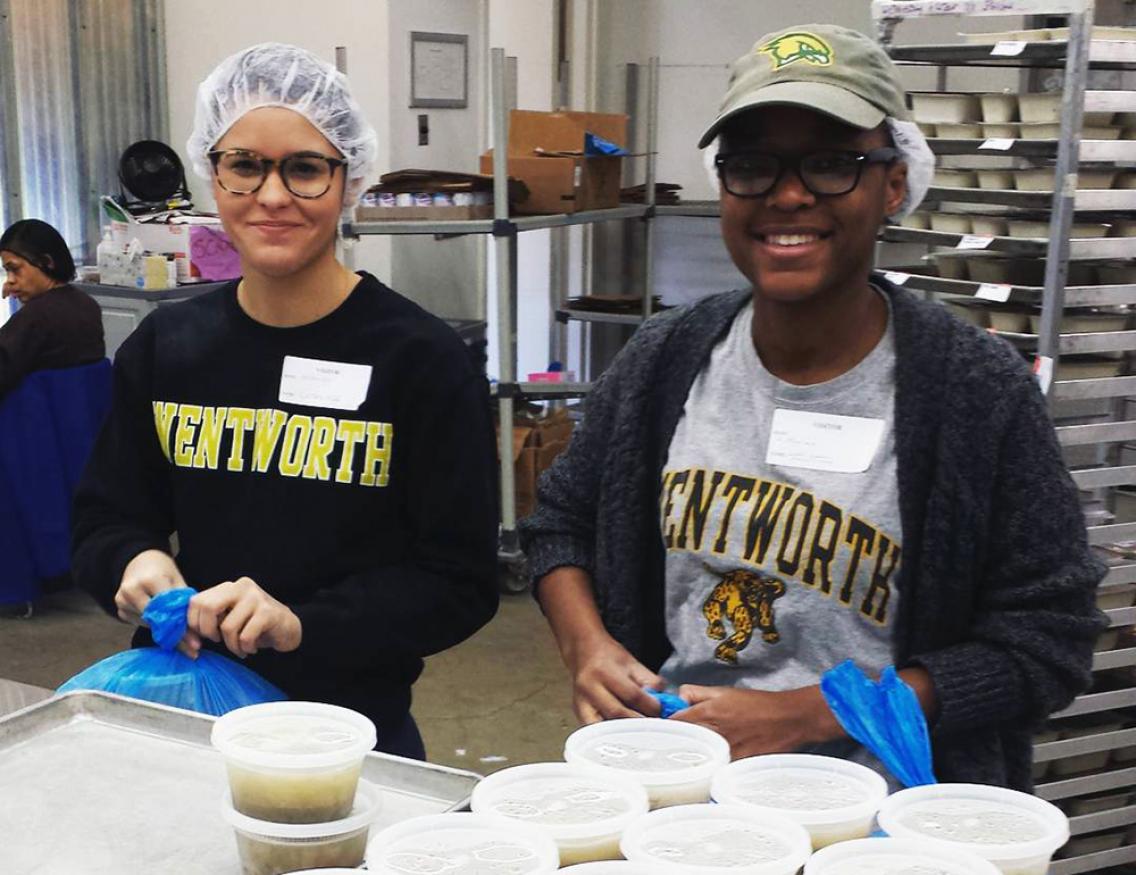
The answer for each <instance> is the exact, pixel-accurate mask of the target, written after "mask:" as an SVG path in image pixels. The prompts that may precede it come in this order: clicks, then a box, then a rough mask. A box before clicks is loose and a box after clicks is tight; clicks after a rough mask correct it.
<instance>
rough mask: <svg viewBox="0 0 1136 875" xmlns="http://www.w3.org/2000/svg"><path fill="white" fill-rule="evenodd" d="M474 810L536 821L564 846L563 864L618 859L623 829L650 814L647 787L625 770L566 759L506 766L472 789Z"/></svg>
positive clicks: (481, 813) (485, 814) (538, 826)
mask: <svg viewBox="0 0 1136 875" xmlns="http://www.w3.org/2000/svg"><path fill="white" fill-rule="evenodd" d="M470 807H471V808H472V809H473V813H474V814H480V815H484V816H485V817H501V818H507V819H508V820H509V821H511V822H520V823H525V824H528V825H530V826H534V827H536V828H537V829H539V830H541V831H542V832H544V833H545V834H547V835H548V836H549V837H550V838H551V839H552V840H553V841H554V842H556V846H557V848H558V849H559V850H560V865H561V866H570V865H572V864H574V863H586V862H589V861H592V860H618V859H619V858H620V857H619V840H620V838H621V837H622V836H623V830H624V829H625V828H626V827H627V826H628V825H629V824H630V823H631V822H632V821H634V820H637V819H638V818H640V817H642V816H643V815H644V814H646V813H647V791H646V790H645V789H643V785H642V784H639V783H638V782H636V781H633V780H631V779H630V778H627V777H625V776H623V775H615V774H599V773H598V772H596V771H593V770H591V769H587V768H583V767H581V766H573V765H569V764H567V763H536V764H534V765H527V766H514V767H513V768H511V769H502V770H501V771H499V772H495V773H494V774H492V775H490V776H489V777H487V778H485V779H484V780H482V781H481V783H479V784H478V785H477V786H476V787H475V788H474V790H473V797H472V798H471V800H470Z"/></svg>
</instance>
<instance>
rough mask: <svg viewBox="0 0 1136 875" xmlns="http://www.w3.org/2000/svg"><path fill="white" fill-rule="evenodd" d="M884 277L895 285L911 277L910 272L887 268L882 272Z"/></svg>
mask: <svg viewBox="0 0 1136 875" xmlns="http://www.w3.org/2000/svg"><path fill="white" fill-rule="evenodd" d="M884 279H886V280H887V281H888V282H889V283H894V284H895V285H897V286H902V285H903V284H904V283H905V282H907V281H908V280H909V279H911V274H909V273H903V272H902V271H899V270H889V271H885V272H884Z"/></svg>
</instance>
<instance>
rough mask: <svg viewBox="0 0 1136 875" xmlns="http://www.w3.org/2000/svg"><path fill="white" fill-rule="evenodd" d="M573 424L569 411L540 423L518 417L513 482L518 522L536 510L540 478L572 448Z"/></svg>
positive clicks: (553, 415)
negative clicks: (557, 459) (568, 448)
mask: <svg viewBox="0 0 1136 875" xmlns="http://www.w3.org/2000/svg"><path fill="white" fill-rule="evenodd" d="M573 425H574V424H573V422H572V420H571V419H569V418H568V412H567V411H566V410H558V411H555V412H553V413H550V414H548V415H547V416H542V417H540V418H537V419H530V418H527V417H517V418H516V419H515V420H514V425H513V479H514V483H515V486H514V494H515V495H516V499H517V519H522V518H523V517H526V516H528V515H529V514H531V513H532V512H533V510H534V509H535V508H536V484H537V480H538V479H540V475H541V474H542V473H543V472H544V471H545V470H546V469H547V468H548V467H549V466H550V465H551V464H552V463H553V462H554V461H555V460H556V457H557V456H559V455H560V454H561V453H562V452H563V451H564V449H565V448H566V447H567V446H568V441H569V440H570V439H571V437H572V429H573Z"/></svg>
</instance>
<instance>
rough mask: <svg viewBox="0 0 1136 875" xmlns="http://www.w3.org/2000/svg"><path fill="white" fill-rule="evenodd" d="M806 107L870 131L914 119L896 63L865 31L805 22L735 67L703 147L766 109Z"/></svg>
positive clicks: (772, 37) (764, 41)
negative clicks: (736, 120)
mask: <svg viewBox="0 0 1136 875" xmlns="http://www.w3.org/2000/svg"><path fill="white" fill-rule="evenodd" d="M777 105H781V106H784V105H788V106H803V107H805V108H806V109H812V110H815V111H817V112H822V113H824V114H825V115H830V116H832V117H833V118H836V119H839V120H840V121H842V122H845V123H847V124H850V125H852V126H853V127H856V128H863V129H865V130H868V129H870V128H874V127H876V126H877V125H879V124H880V123H881V122H882V121H883V120H884V119H885V118H888V117H889V116H890V117H891V118H896V119H901V120H905V121H910V120H911V113H910V112H909V111H908V109H907V100H906V93H905V91H904V89H903V86H902V85H901V84H900V81H899V74H898V71H897V69H896V66H895V64H894V63H892V60H891V58H889V57H888V56H887V53H886V52H885V51H884V50H883V49H882V48H880V47H879V45H877V44H876V42H875V41H874V40H872V39H869V38H868V37H866V36H864V34H862V33H858V32H857V31H854V30H849V29H848V28H845V27H836V26H835V25H831V24H803V25H800V26H798V27H790V28H788V29H786V30H781V31H778V32H777V33H771V34H767V35H766V36H763V37H762V38H761V39H759V40H758V41H757V42H756V43H755V44H754V46H753V48H752V49H751V50H750V51H749V52H747V53H746V54H744V55H742V56H741V57H740V58H738V59H737V60H736V61H734V64H733V66H732V67H731V68H730V87H729V89H728V90H727V91H726V96H725V97H724V98H723V99H722V104H721V106H720V107H719V109H718V116H717V118H715V119H714V122H713V124H711V125H710V127H708V128H707V129H706V131H705V133H703V134H702V138H701V139H700V140H699V141H698V148H700V149H702V148H705V147H706V146H707V145H709V144H710V143H711V142H713V140H714V138H715V137H716V136H717V135H718V133H719V131H720V130H721V129H722V125H724V124H725V123H726V122H727V121H729V120H730V119H732V118H733V117H734V116H736V115H739V114H741V113H743V112H746V111H748V110H751V109H755V108H756V107H759V106H777Z"/></svg>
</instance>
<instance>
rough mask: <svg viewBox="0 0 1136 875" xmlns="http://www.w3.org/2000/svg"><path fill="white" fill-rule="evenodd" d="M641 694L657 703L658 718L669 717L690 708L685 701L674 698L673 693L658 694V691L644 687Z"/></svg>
mask: <svg viewBox="0 0 1136 875" xmlns="http://www.w3.org/2000/svg"><path fill="white" fill-rule="evenodd" d="M643 692H645V693H646V694H647V695H648V696H650V697H651V698H652V699H655V700H656V701H657V702H658V703H659V716H660V717H670V716H672V715H674V714H677V713H678V712H679V711H685V710H686V709H687V708H689V707H690V703H689V702H687V701H686V699H683V698H682V697H681V696H676V695H675V694H674V693H666V692H660V691H659V690H652V689H651V688H650V687H644V688H643Z"/></svg>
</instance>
